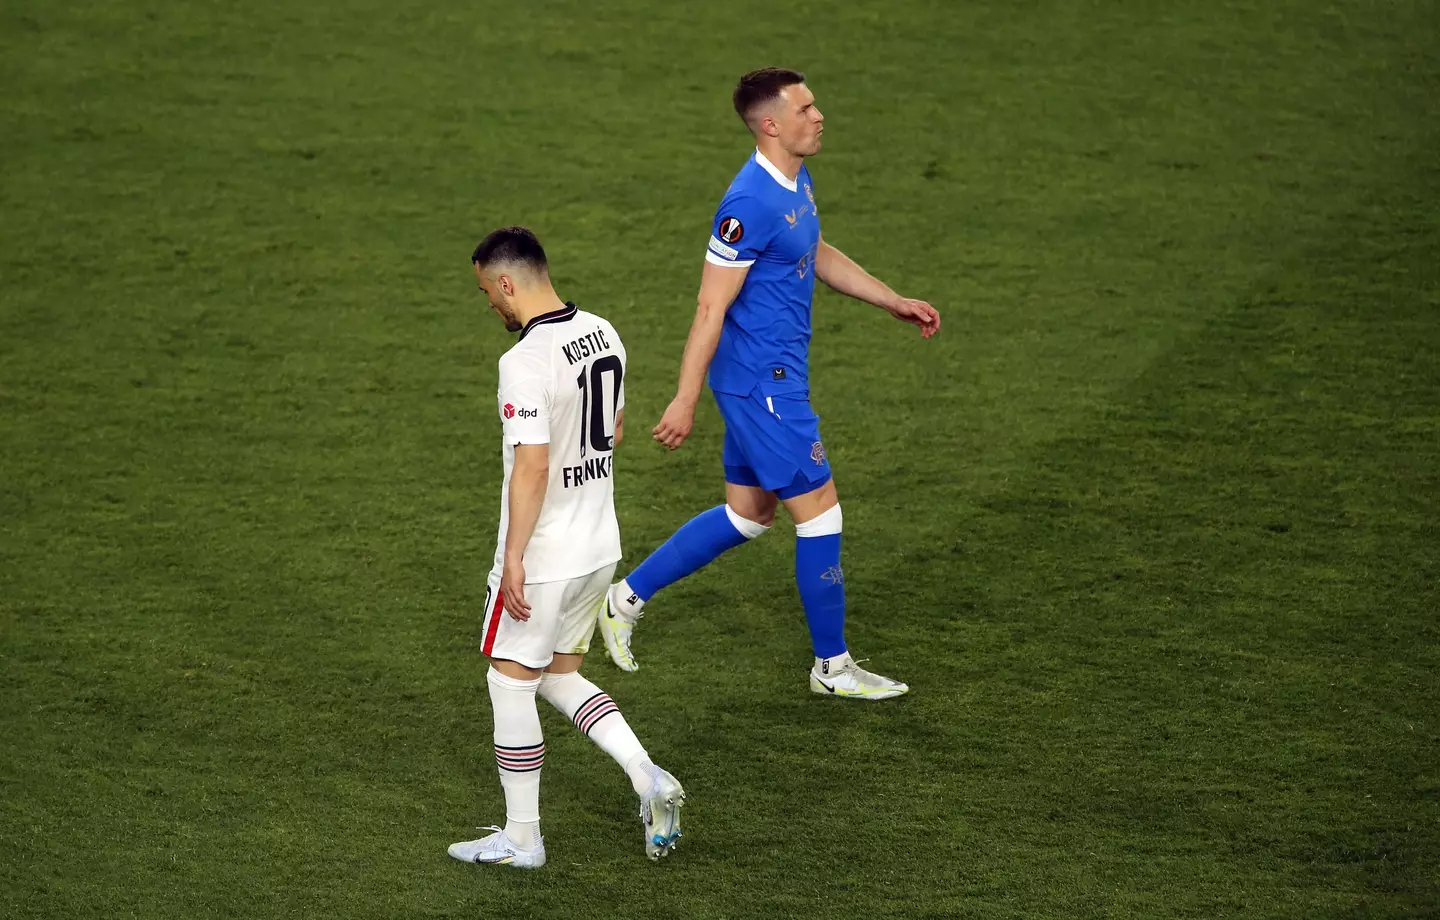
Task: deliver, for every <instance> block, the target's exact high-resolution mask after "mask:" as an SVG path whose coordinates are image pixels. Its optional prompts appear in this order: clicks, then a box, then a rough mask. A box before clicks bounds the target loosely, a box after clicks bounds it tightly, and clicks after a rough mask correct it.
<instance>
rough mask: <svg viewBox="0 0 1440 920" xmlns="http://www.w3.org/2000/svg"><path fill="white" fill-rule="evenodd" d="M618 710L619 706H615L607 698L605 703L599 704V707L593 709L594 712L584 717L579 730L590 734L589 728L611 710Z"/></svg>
mask: <svg viewBox="0 0 1440 920" xmlns="http://www.w3.org/2000/svg"><path fill="white" fill-rule="evenodd" d="M619 711H620V707H619V706H616V705H615V704H614V703H611V702H609V701H608V700H607V701H606V705H604V706H601V707H600V708H599V709H597V710H595V711H594V712H592V713H590V715H588V716H586V717H585V721H584V722H583V723H581V724H580V730H581V731H582V732H584V733H585V734H587V735H588V734H590V729H592V728H594V727H595V726H596V725H597V724H598V723H599V722H600V720H601V719H603V718H605V717H606V716H608V715H610V714H611V713H612V712H619Z"/></svg>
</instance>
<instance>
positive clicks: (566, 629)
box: [480, 562, 616, 670]
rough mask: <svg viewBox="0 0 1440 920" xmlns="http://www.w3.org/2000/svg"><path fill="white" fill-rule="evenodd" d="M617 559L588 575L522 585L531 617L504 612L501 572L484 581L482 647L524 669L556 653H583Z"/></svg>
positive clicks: (540, 667) (543, 664) (488, 653)
mask: <svg viewBox="0 0 1440 920" xmlns="http://www.w3.org/2000/svg"><path fill="white" fill-rule="evenodd" d="M615 565H616V563H613V562H612V563H610V564H609V565H607V566H604V567H603V568H599V569H596V570H595V571H593V572H591V573H590V574H589V575H582V576H580V577H579V578H571V579H569V580H567V581H544V582H539V583H538V584H532V585H526V586H525V600H526V602H528V603H529V604H530V619H528V620H517V619H515V618H514V617H512V616H511V615H510V614H508V613H506V612H505V598H504V597H502V596H501V594H500V576H499V575H498V574H496V573H494V572H492V573H491V574H490V578H489V579H488V580H487V581H486V590H485V623H484V626H483V628H482V631H481V633H480V634H481V636H483V637H484V638H483V640H482V645H481V651H483V652H484V653H485V654H486V656H488V657H490V658H507V659H509V660H510V661H518V662H519V663H520V664H523V665H525V666H526V667H527V668H536V669H537V670H543V669H544V668H545V667H546V666H547V665H549V664H550V662H551V660H552V659H553V658H554V657H555V655H556V654H557V653H558V654H562V655H583V654H585V653H586V652H588V651H590V637H591V636H592V635H593V634H594V632H595V624H596V622H597V621H598V619H599V616H600V607H601V605H602V604H603V603H604V602H605V592H606V591H607V590H608V589H609V588H610V580H611V579H612V578H614V577H615Z"/></svg>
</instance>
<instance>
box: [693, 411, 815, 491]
mask: <svg viewBox="0 0 1440 920" xmlns="http://www.w3.org/2000/svg"><path fill="white" fill-rule="evenodd" d="M715 404H716V405H717V406H719V408H720V417H721V418H723V419H724V420H725V481H726V482H729V483H733V484H735V485H737V486H758V487H759V488H762V489H764V490H766V491H767V492H774V493H775V494H776V495H778V496H779V497H780V498H782V499H783V498H794V497H795V496H797V495H804V494H805V493H806V492H813V491H814V490H816V489H818V488H820V487H821V486H823V485H824V484H825V483H827V482H829V481H830V459H829V458H828V457H827V456H826V455H825V447H824V445H823V444H822V443H821V442H820V416H818V415H816V414H815V410H813V409H811V408H810V400H808V399H806V398H805V397H803V396H765V395H763V394H762V393H761V392H760V388H759V387H756V388H755V389H754V390H752V391H750V394H749V395H748V396H734V395H732V394H730V393H716V394H715Z"/></svg>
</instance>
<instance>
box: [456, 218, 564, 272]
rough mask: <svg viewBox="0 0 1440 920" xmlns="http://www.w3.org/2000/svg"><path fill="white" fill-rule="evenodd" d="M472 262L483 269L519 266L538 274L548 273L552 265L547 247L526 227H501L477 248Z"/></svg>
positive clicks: (472, 256) (471, 259) (471, 258)
mask: <svg viewBox="0 0 1440 920" xmlns="http://www.w3.org/2000/svg"><path fill="white" fill-rule="evenodd" d="M470 261H471V262H473V263H475V264H476V265H479V266H480V267H481V268H482V269H483V268H489V267H490V266H491V265H516V264H519V265H525V266H528V267H529V268H531V269H533V270H534V271H536V272H546V271H548V270H549V265H550V263H549V262H548V261H546V259H545V247H543V246H541V245H540V240H538V239H536V237H535V234H534V233H532V232H531V231H530V230H528V229H526V228H525V227H501V228H500V229H499V230H495V231H493V232H491V234H490V235H489V236H487V237H485V239H483V240H481V241H480V245H479V246H476V247H475V252H474V253H473V254H471V256H470Z"/></svg>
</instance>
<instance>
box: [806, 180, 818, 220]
mask: <svg viewBox="0 0 1440 920" xmlns="http://www.w3.org/2000/svg"><path fill="white" fill-rule="evenodd" d="M805 197H806V198H809V199H810V210H811V211H812V212H813V213H815V214H819V213H820V209H819V208H817V207H816V206H815V193H814V192H812V191H810V183H809V182H806V183H805Z"/></svg>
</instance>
